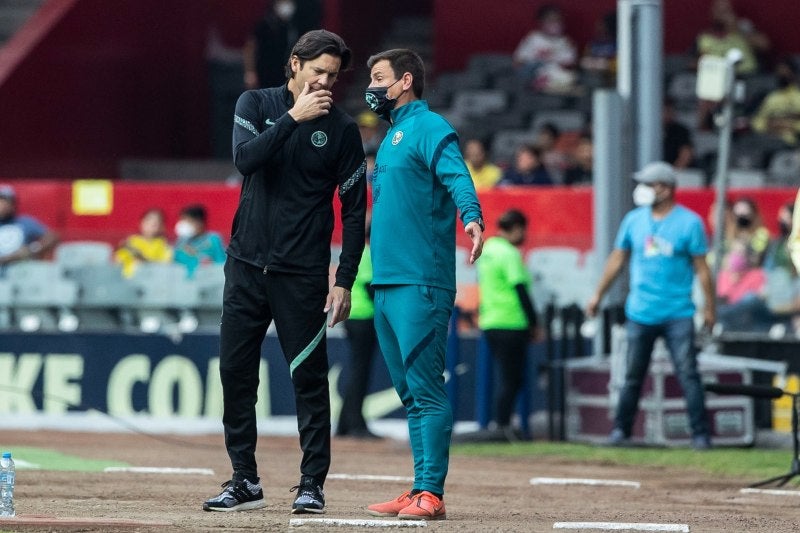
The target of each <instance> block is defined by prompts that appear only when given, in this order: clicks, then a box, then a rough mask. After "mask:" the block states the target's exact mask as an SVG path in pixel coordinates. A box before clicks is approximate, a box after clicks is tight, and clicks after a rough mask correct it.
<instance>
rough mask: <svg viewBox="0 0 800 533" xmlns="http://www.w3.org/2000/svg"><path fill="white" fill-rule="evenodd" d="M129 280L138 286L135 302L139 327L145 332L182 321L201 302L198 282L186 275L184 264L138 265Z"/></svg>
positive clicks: (159, 329) (162, 328)
mask: <svg viewBox="0 0 800 533" xmlns="http://www.w3.org/2000/svg"><path fill="white" fill-rule="evenodd" d="M130 283H132V284H133V285H134V286H135V287H136V295H137V299H136V302H135V304H134V305H135V308H136V313H137V316H138V323H139V327H140V329H141V330H142V331H143V332H146V333H156V332H159V331H164V330H165V328H169V327H172V326H177V325H179V323H180V322H182V320H183V317H185V316H187V314H189V313H192V312H193V310H194V309H196V308H197V305H198V303H199V299H200V291H199V289H198V286H197V284H196V283H194V282H193V281H191V280H189V279H187V276H186V268H185V267H184V266H183V265H179V264H175V263H143V264H141V265H138V266H137V268H136V270H135V271H134V274H133V277H131V279H130ZM194 327H197V322H195V324H194Z"/></svg>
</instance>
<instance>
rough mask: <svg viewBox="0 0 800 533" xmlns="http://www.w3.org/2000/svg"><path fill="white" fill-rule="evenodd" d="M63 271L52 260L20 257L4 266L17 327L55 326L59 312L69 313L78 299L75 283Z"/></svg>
mask: <svg viewBox="0 0 800 533" xmlns="http://www.w3.org/2000/svg"><path fill="white" fill-rule="evenodd" d="M63 274H64V273H63V269H62V268H61V266H60V265H58V264H56V263H55V262H52V261H22V262H18V263H12V264H11V265H9V266H8V267H7V269H6V279H7V280H8V281H9V282H10V283H11V286H12V289H13V298H14V311H15V315H16V316H15V321H16V326H17V327H19V328H21V329H23V330H25V331H38V330H44V331H55V330H58V321H59V318H60V316H62V315H63V314H65V313H71V309H73V308H74V307H75V304H76V303H77V301H78V284H77V283H75V282H74V281H72V280H69V279H65V278H64V275H63Z"/></svg>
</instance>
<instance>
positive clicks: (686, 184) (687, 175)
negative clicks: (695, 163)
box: [675, 168, 706, 189]
mask: <svg viewBox="0 0 800 533" xmlns="http://www.w3.org/2000/svg"><path fill="white" fill-rule="evenodd" d="M675 175H676V177H677V180H678V188H680V189H696V188H698V187H705V186H706V175H705V173H704V172H703V171H702V170H700V169H698V168H684V169H681V170H678V171H677V172H676V173H675Z"/></svg>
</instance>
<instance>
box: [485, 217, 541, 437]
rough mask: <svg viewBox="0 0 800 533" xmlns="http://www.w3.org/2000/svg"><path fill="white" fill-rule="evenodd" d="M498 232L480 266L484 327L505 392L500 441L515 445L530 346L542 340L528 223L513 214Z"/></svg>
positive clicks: (501, 399)
mask: <svg viewBox="0 0 800 533" xmlns="http://www.w3.org/2000/svg"><path fill="white" fill-rule="evenodd" d="M497 227H498V233H497V235H496V236H495V237H490V238H489V239H487V241H486V244H485V245H484V247H483V254H482V256H481V260H480V261H478V287H479V291H480V308H479V311H480V314H479V318H478V326H479V327H480V328H481V330H482V331H483V334H484V336H485V337H486V341H487V342H488V344H489V349H490V350H491V352H492V355H493V356H494V358H495V359H496V360H497V362H498V363H499V365H500V375H501V381H502V388H501V391H500V395H499V396H498V399H497V409H496V411H495V421H496V422H497V425H498V430H499V436H500V437H501V438H504V439H507V440H509V441H512V442H513V441H518V440H520V437H521V435H520V433H519V431H518V430H516V429H515V428H513V427H512V426H511V413H512V410H513V408H514V404H515V401H516V399H517V394H518V393H519V391H520V389H521V388H522V384H523V381H524V379H525V366H526V365H525V362H526V357H527V353H528V342H529V341H530V340H536V339H538V337H539V330H538V329H537V317H536V310H535V309H534V306H533V299H532V297H531V295H530V290H531V282H532V280H531V275H530V273H529V272H528V270H527V268H526V267H525V263H524V261H523V260H522V254H521V253H520V251H519V249H518V247H519V246H521V245H522V244H523V243H524V242H525V236H526V231H527V227H528V220H527V218H526V217H525V215H524V214H522V213H521V212H520V211H518V210H516V209H511V210H509V211H506V212H505V213H503V214H502V215H501V216H500V219H499V220H498V221H497Z"/></svg>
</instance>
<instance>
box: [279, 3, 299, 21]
mask: <svg viewBox="0 0 800 533" xmlns="http://www.w3.org/2000/svg"><path fill="white" fill-rule="evenodd" d="M294 10H295V6H294V2H278V3H276V4H275V14H277V15H278V16H279V17H280V18H282V19H283V20H289V19H290V18H292V15H294Z"/></svg>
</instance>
